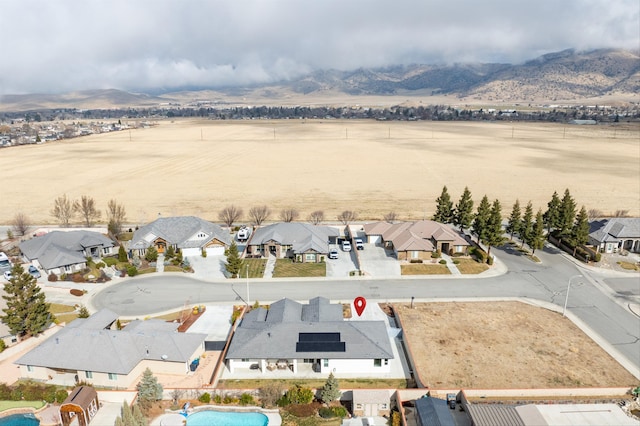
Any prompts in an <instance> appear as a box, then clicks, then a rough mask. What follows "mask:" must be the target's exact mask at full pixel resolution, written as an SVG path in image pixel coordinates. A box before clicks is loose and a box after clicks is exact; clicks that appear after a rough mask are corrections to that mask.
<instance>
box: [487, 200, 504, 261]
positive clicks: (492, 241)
mask: <svg viewBox="0 0 640 426" xmlns="http://www.w3.org/2000/svg"><path fill="white" fill-rule="evenodd" d="M483 242H484V243H485V244H486V245H487V257H488V258H491V247H492V246H494V247H495V246H499V245H502V243H504V231H503V230H502V206H501V205H500V201H499V200H494V201H493V204H492V205H491V212H490V214H489V220H488V221H487V226H486V232H485V233H484V239H483Z"/></svg>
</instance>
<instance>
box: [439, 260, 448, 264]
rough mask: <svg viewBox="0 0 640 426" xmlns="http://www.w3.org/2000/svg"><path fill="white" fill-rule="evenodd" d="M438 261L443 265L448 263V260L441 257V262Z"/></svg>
mask: <svg viewBox="0 0 640 426" xmlns="http://www.w3.org/2000/svg"><path fill="white" fill-rule="evenodd" d="M438 263H439V264H441V265H446V264H447V261H446V260H444V259H440V262H438Z"/></svg>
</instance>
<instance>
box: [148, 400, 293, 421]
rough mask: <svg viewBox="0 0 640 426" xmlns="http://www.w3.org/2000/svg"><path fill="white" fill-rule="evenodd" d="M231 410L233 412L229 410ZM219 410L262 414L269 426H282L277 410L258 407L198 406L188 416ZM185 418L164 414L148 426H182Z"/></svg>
mask: <svg viewBox="0 0 640 426" xmlns="http://www.w3.org/2000/svg"><path fill="white" fill-rule="evenodd" d="M230 408H231V409H233V410H230ZM207 409H209V410H212V411H214V410H219V411H234V412H243V411H244V412H258V413H262V414H264V415H265V416H267V418H268V419H269V426H281V425H282V417H280V413H279V411H278V410H277V409H273V410H267V409H262V408H260V407H229V406H223V407H217V406H215V405H206V406H199V407H198V410H194V411H192V410H189V414H193V413H196V412H201V411H205V410H207ZM184 421H185V417H184V416H183V415H182V414H179V413H177V412H172V413H166V414H163V415H161V416H158V417H156V418H155V419H153V421H151V423H149V426H184V424H185V423H184Z"/></svg>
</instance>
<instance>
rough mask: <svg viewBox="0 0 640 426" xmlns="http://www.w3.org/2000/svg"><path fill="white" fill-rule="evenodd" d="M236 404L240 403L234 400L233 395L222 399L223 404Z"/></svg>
mask: <svg viewBox="0 0 640 426" xmlns="http://www.w3.org/2000/svg"><path fill="white" fill-rule="evenodd" d="M236 402H238V399H237V398H234V397H233V396H232V395H225V396H224V398H222V403H223V404H235V403H236Z"/></svg>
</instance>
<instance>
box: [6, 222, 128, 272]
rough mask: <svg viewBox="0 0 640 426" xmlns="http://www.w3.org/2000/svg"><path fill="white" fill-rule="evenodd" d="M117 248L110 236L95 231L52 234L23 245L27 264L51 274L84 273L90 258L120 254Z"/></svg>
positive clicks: (21, 245) (22, 243)
mask: <svg viewBox="0 0 640 426" xmlns="http://www.w3.org/2000/svg"><path fill="white" fill-rule="evenodd" d="M115 246H116V244H115V243H114V242H113V241H112V240H111V239H110V238H109V237H107V236H105V235H103V234H100V233H98V232H92V231H85V230H79V231H52V232H48V233H46V234H44V235H41V236H37V237H34V238H32V239H30V240H27V241H23V242H21V243H20V245H19V247H20V251H21V252H22V257H23V258H24V259H25V261H26V262H30V263H31V264H33V265H34V266H36V267H37V268H40V269H43V270H44V271H45V273H46V274H47V275H48V274H51V273H53V274H63V273H66V274H69V273H73V272H78V271H82V270H83V269H84V268H86V266H87V257H90V258H94V259H100V258H102V257H104V256H108V255H111V254H114V253H117V250H116V249H115Z"/></svg>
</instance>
